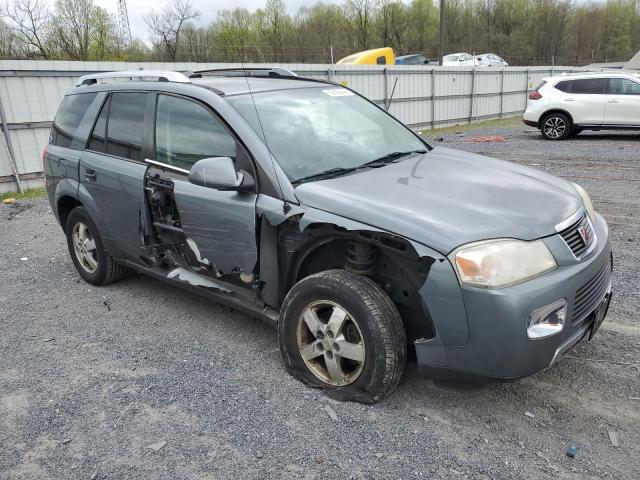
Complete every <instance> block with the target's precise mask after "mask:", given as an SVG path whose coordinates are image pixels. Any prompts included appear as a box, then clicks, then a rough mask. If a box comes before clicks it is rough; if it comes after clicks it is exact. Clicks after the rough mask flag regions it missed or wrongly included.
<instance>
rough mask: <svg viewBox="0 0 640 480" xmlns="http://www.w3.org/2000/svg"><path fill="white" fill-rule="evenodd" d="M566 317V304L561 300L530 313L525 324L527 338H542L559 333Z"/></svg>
mask: <svg viewBox="0 0 640 480" xmlns="http://www.w3.org/2000/svg"><path fill="white" fill-rule="evenodd" d="M566 317H567V302H566V300H565V299H564V298H563V299H561V300H558V301H557V302H553V303H551V304H549V305H547V306H546V307H541V308H538V309H537V310H534V311H533V312H531V315H530V316H529V322H528V324H527V335H528V336H529V338H543V337H548V336H549V335H555V334H556V333H560V332H561V331H562V328H563V327H564V321H565V319H566Z"/></svg>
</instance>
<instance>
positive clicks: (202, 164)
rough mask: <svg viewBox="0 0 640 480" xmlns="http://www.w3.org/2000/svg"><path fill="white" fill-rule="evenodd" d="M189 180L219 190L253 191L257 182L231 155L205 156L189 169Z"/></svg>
mask: <svg viewBox="0 0 640 480" xmlns="http://www.w3.org/2000/svg"><path fill="white" fill-rule="evenodd" d="M189 181H190V182H191V183H193V184H194V185H200V186H201V187H208V188H215V189H217V190H234V191H239V192H240V191H241V192H248V191H253V190H254V188H255V182H254V180H253V178H252V177H251V175H250V174H249V173H247V172H245V171H243V170H241V171H239V172H238V171H236V166H235V165H234V163H233V160H231V159H230V158H229V157H211V158H203V159H202V160H198V161H197V162H196V163H194V164H193V166H192V167H191V170H190V171H189Z"/></svg>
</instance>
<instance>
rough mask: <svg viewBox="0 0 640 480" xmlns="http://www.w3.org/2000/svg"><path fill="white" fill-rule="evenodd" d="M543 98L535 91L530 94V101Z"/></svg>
mask: <svg viewBox="0 0 640 480" xmlns="http://www.w3.org/2000/svg"><path fill="white" fill-rule="evenodd" d="M541 98H542V95H541V94H540V92H538V91H534V92H531V93H530V94H529V100H540V99H541Z"/></svg>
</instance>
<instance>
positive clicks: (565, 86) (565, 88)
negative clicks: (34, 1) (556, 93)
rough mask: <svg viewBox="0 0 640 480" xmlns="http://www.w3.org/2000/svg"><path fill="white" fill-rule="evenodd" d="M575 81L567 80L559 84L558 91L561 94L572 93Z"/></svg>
mask: <svg viewBox="0 0 640 480" xmlns="http://www.w3.org/2000/svg"><path fill="white" fill-rule="evenodd" d="M572 84H573V81H571V80H565V81H564V82H559V83H558V84H556V90H560V91H561V92H565V93H571V85H572Z"/></svg>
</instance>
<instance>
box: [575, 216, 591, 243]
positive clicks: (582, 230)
mask: <svg viewBox="0 0 640 480" xmlns="http://www.w3.org/2000/svg"><path fill="white" fill-rule="evenodd" d="M578 233H579V234H580V238H582V241H583V242H584V244H585V245H589V243H591V240H593V230H591V225H589V222H588V221H587V220H586V219H585V221H584V222H583V224H582V225H580V226H579V227H578Z"/></svg>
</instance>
